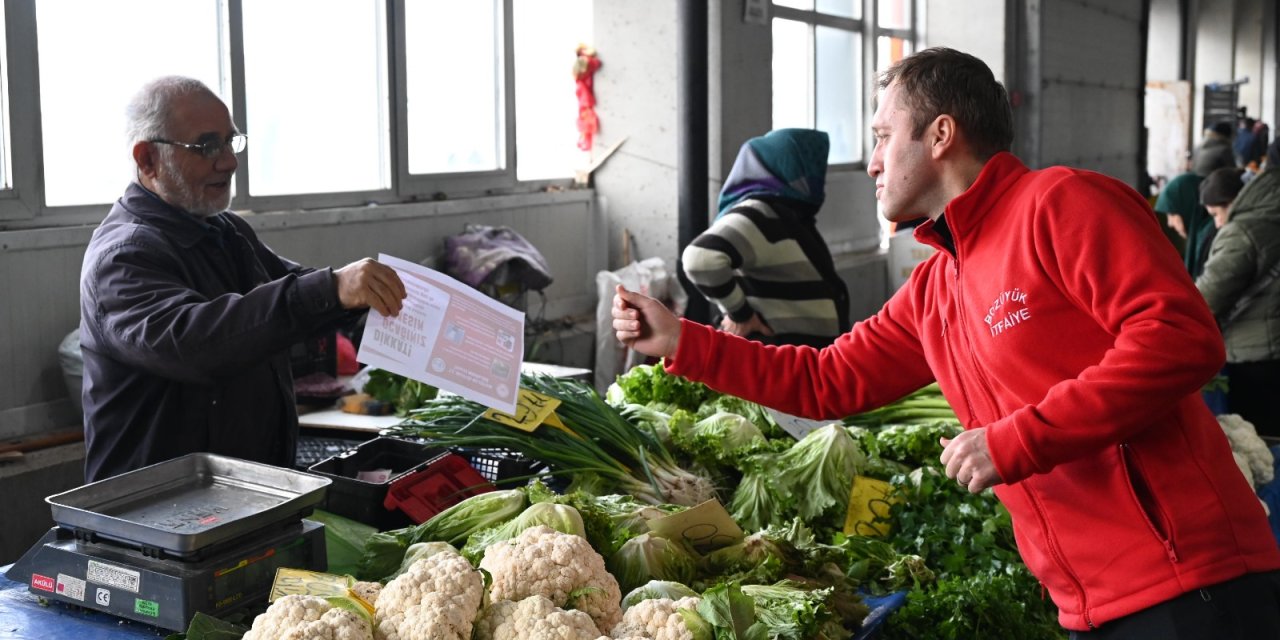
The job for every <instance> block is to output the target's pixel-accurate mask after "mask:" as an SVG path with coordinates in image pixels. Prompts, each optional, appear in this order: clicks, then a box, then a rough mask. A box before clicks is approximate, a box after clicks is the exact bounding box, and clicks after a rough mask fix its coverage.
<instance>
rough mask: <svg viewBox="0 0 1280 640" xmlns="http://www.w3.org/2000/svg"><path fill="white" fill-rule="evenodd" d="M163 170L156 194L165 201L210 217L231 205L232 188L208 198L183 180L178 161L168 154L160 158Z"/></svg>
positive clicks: (159, 176) (192, 213)
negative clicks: (223, 193)
mask: <svg viewBox="0 0 1280 640" xmlns="http://www.w3.org/2000/svg"><path fill="white" fill-rule="evenodd" d="M160 165H161V171H160V172H159V173H157V175H156V179H155V187H156V195H158V196H160V197H161V198H162V199H164V201H165V202H168V203H169V204H171V205H173V206H175V207H177V208H179V209H182V210H183V211H186V212H187V213H189V214H191V215H193V216H196V217H197V218H208V217H211V216H216V215H218V214H219V213H222V212H223V211H226V210H227V207H229V206H231V190H230V189H228V190H227V193H226V194H225V195H222V196H217V197H215V198H206V197H204V196H203V194H200V193H197V192H196V190H195V189H194V188H192V186H191V185H189V184H187V183H186V182H185V181H183V180H182V178H181V176H182V173H181V171H180V170H179V168H178V163H177V162H175V161H174V159H173V157H172V156H168V155H167V154H166V155H164V156H162V157H161V158H160Z"/></svg>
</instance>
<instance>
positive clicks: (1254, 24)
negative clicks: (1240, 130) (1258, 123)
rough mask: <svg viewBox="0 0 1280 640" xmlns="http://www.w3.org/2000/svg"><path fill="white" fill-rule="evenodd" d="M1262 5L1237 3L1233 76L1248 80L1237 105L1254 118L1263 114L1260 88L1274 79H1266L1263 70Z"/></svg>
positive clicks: (1261, 89) (1242, 86) (1242, 88)
mask: <svg viewBox="0 0 1280 640" xmlns="http://www.w3.org/2000/svg"><path fill="white" fill-rule="evenodd" d="M1269 4H1270V3H1269ZM1262 5H1263V3H1262V2H1237V3H1236V32H1235V61H1234V62H1235V79H1236V80H1243V79H1245V78H1248V79H1249V81H1248V82H1246V83H1244V84H1242V85H1240V95H1239V102H1238V104H1239V106H1242V107H1245V108H1247V109H1248V110H1249V115H1250V116H1252V117H1254V118H1258V117H1260V116H1261V114H1262V113H1263V111H1262V94H1263V89H1265V88H1266V86H1267V85H1268V84H1270V83H1272V82H1274V81H1275V80H1274V78H1268V77H1267V76H1266V74H1264V73H1263V66H1262V53H1263V52H1262V41H1263V38H1262V34H1263V26H1264V25H1263V13H1264V11H1263V6H1262ZM1264 119H1265V118H1264Z"/></svg>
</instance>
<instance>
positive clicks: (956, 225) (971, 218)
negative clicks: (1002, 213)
mask: <svg viewBox="0 0 1280 640" xmlns="http://www.w3.org/2000/svg"><path fill="white" fill-rule="evenodd" d="M1029 171H1030V169H1028V168H1027V167H1026V165H1024V164H1022V161H1021V160H1019V159H1018V157H1017V156H1015V155H1013V154H1012V153H1009V152H1008V151H1001V152H1000V153H997V154H996V155H994V156H992V157H991V159H990V160H987V163H986V164H985V165H983V166H982V171H981V172H980V173H979V174H978V179H977V180H974V181H973V184H972V185H969V188H968V189H966V190H965V192H964V193H962V194H960V195H958V196H956V197H955V199H953V200H952V201H951V202H948V203H947V208H946V211H945V212H944V216H945V218H946V225H947V227H948V229H950V232H951V237H952V238H953V239H954V241H955V243H956V244H959V243H960V242H961V238H965V237H967V236H968V235H969V234H971V233H973V232H974V231H975V230H976V229H977V228H978V226H979V225H981V224H982V219H983V217H984V214H986V212H987V211H990V210H991V208H992V207H994V206H995V204H996V202H998V201H999V200H1000V198H1001V197H1003V196H1004V194H1005V193H1006V192H1008V191H1009V189H1010V188H1012V187H1013V185H1014V183H1016V182H1017V181H1018V180H1019V179H1020V178H1022V176H1024V175H1026V174H1027V173H1028V172H1029ZM935 227H936V223H935V222H934V221H933V220H926V221H925V222H924V223H923V224H921V225H920V226H918V227H916V230H915V238H916V240H918V241H919V242H921V243H924V244H927V245H929V246H931V247H934V248H936V249H942V250H948V249H949V247H948V246H947V245H948V243H947V242H945V240H944V239H943V237H942V236H941V234H939V233H938V230H937V229H936V228H935ZM948 252H950V251H948Z"/></svg>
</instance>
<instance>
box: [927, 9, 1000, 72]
mask: <svg viewBox="0 0 1280 640" xmlns="http://www.w3.org/2000/svg"><path fill="white" fill-rule="evenodd" d="M1007 4H1008V2H1007V1H1006V0H966V1H965V2H955V1H954V0H927V7H926V11H925V12H924V18H925V25H924V33H923V35H924V46H925V47H951V48H952V49H958V50H960V51H963V52H965V53H968V54H970V55H973V56H976V57H977V58H978V59H980V60H982V61H983V62H985V63H987V66H988V67H991V73H993V74H995V76H996V80H999V81H1000V82H1003V83H1005V84H1006V85H1007V84H1008V82H1009V78H1008V71H1009V70H1008V69H1007V68H1006V65H1005V58H1006V51H1007V47H1008V45H1009V43H1010V41H1009V33H1008V32H1007V29H1008V28H1009V25H1008V22H1007V20H1006V18H1007V16H1006V11H1005V7H1006V5H1007ZM922 48H923V47H922Z"/></svg>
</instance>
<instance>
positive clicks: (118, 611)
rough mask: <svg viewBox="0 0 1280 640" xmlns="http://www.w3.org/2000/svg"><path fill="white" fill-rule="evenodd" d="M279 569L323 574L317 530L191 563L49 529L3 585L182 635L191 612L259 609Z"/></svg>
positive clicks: (301, 526) (287, 532) (307, 525)
mask: <svg viewBox="0 0 1280 640" xmlns="http://www.w3.org/2000/svg"><path fill="white" fill-rule="evenodd" d="M255 538H256V539H255ZM281 567H290V568H299V569H311V570H316V571H324V570H325V569H326V568H327V562H326V560H325V542H324V525H321V524H319V523H316V522H312V521H310V520H303V521H301V522H298V523H294V524H293V525H291V526H288V527H285V528H282V529H280V530H278V531H277V532H275V534H274V535H271V536H263V535H257V536H249V537H247V538H246V541H245V542H244V544H243V545H241V546H239V547H231V548H228V549H227V550H225V551H223V552H220V553H217V554H215V555H213V556H212V557H209V558H207V559H203V560H199V561H194V562H192V561H183V560H179V559H156V558H152V557H147V556H145V555H143V554H142V553H141V552H140V551H138V550H135V549H128V548H123V547H119V546H116V545H112V544H109V543H84V542H79V541H77V540H75V539H74V538H73V537H71V536H70V535H69V534H67V532H65V531H63V530H60V529H58V528H56V527H55V528H53V529H51V530H50V531H49V532H48V533H46V534H45V536H44V538H42V539H41V541H40V543H38V544H37V545H36V546H34V547H32V549H31V550H29V551H28V552H27V553H26V554H25V555H23V557H22V558H21V559H19V560H18V562H16V563H15V564H14V565H13V567H12V568H11V569H10V570H9V572H8V574H7V577H8V578H9V579H10V580H14V581H15V582H26V583H27V584H28V585H29V590H30V591H31V592H32V593H34V594H36V595H39V596H42V597H45V598H48V599H50V600H56V601H60V602H65V603H68V604H72V605H78V606H82V607H88V608H90V609H96V610H98V611H103V612H106V613H109V614H111V615H115V616H119V617H122V618H128V619H130V620H136V621H139V622H143V623H146V624H150V625H154V626H157V627H161V628H164V629H169V630H173V631H186V629H187V626H188V624H189V623H190V621H191V618H192V617H194V616H195V614H196V612H204V613H206V614H208V615H212V616H215V617H217V616H224V615H226V614H228V613H231V612H234V611H238V610H240V609H242V608H245V607H248V606H252V605H256V604H262V603H265V602H266V597H267V594H268V592H269V591H270V590H271V583H272V580H273V579H274V578H275V572H276V569H278V568H281Z"/></svg>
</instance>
